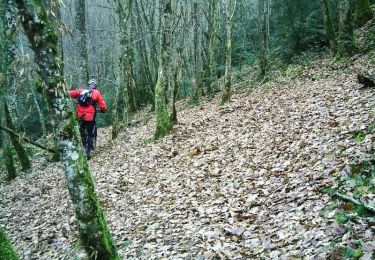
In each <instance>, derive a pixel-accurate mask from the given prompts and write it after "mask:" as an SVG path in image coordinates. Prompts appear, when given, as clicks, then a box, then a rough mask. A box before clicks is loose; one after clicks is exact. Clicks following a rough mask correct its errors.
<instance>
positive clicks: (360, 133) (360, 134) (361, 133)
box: [354, 131, 366, 143]
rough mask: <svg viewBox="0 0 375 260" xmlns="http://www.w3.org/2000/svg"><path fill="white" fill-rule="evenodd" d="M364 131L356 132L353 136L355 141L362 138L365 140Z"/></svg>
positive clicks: (360, 140)
mask: <svg viewBox="0 0 375 260" xmlns="http://www.w3.org/2000/svg"><path fill="white" fill-rule="evenodd" d="M365 137H366V135H365V133H364V132H363V131H360V132H358V133H357V134H356V136H355V137H354V140H355V141H356V142H357V143H360V142H362V141H363V140H365Z"/></svg>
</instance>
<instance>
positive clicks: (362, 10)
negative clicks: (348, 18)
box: [354, 0, 374, 27]
mask: <svg viewBox="0 0 375 260" xmlns="http://www.w3.org/2000/svg"><path fill="white" fill-rule="evenodd" d="M373 17H374V13H373V12H372V10H371V5H370V1H369V0H355V13H354V22H355V25H356V26H357V27H361V26H363V25H365V23H366V22H367V21H368V20H370V19H372V18H373Z"/></svg>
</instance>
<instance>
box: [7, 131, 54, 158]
mask: <svg viewBox="0 0 375 260" xmlns="http://www.w3.org/2000/svg"><path fill="white" fill-rule="evenodd" d="M0 129H1V130H3V131H5V132H7V133H8V134H10V135H13V136H15V137H17V138H19V139H21V140H24V141H25V142H27V143H29V144H32V145H34V146H36V147H39V148H41V149H43V150H46V151H48V152H51V153H55V152H56V151H55V150H54V149H52V148H48V147H46V146H44V145H41V144H38V143H36V142H34V141H33V140H31V139H30V138H28V137H26V136H21V135H19V134H17V133H16V132H14V131H13V130H12V129H9V128H8V127H5V126H2V125H0Z"/></svg>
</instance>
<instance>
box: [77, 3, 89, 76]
mask: <svg viewBox="0 0 375 260" xmlns="http://www.w3.org/2000/svg"><path fill="white" fill-rule="evenodd" d="M74 6H75V11H76V13H75V17H74V21H75V37H74V39H75V47H76V50H77V52H78V53H77V54H78V57H77V59H76V60H77V62H78V64H77V66H78V75H79V82H80V83H86V82H87V81H88V80H89V66H88V60H89V58H88V53H87V34H86V1H85V0H74Z"/></svg>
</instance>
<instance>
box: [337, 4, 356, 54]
mask: <svg viewBox="0 0 375 260" xmlns="http://www.w3.org/2000/svg"><path fill="white" fill-rule="evenodd" d="M353 13H354V0H342V1H341V2H340V13H339V33H338V38H337V42H338V54H339V55H340V56H342V55H345V54H349V55H350V54H352V53H353V50H354V21H353Z"/></svg>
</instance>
